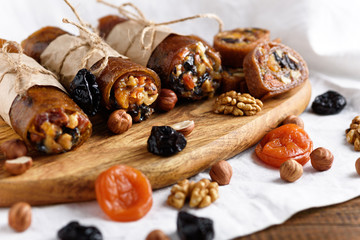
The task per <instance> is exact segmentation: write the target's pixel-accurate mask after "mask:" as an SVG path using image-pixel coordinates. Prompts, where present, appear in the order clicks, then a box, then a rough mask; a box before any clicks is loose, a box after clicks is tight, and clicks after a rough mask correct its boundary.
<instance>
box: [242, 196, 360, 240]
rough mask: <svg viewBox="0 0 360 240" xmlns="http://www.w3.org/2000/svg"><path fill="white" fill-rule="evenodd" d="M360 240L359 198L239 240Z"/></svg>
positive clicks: (299, 215) (307, 212)
mask: <svg viewBox="0 0 360 240" xmlns="http://www.w3.org/2000/svg"><path fill="white" fill-rule="evenodd" d="M321 239H326V240H352V239H354V240H355V239H360V197H358V198H355V199H352V200H350V201H347V202H344V203H340V204H336V205H332V206H328V207H321V208H312V209H308V210H304V211H302V212H299V213H297V214H295V215H294V216H293V217H291V218H290V219H289V220H287V221H286V222H285V223H284V224H280V225H276V226H272V227H269V228H267V229H265V230H263V231H260V232H256V233H253V234H250V235H248V236H244V237H241V238H237V239H236V240H321Z"/></svg>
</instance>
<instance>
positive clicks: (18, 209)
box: [8, 202, 31, 232]
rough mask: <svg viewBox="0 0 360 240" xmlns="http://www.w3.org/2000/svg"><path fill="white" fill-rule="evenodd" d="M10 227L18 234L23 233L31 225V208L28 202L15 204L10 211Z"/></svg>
mask: <svg viewBox="0 0 360 240" xmlns="http://www.w3.org/2000/svg"><path fill="white" fill-rule="evenodd" d="M8 220H9V226H10V227H11V228H12V229H14V230H15V231H17V232H23V231H25V230H26V229H28V228H29V227H30V225H31V206H30V205H29V204H28V203H26V202H18V203H16V204H14V205H13V206H12V207H11V208H10V211H9V218H8Z"/></svg>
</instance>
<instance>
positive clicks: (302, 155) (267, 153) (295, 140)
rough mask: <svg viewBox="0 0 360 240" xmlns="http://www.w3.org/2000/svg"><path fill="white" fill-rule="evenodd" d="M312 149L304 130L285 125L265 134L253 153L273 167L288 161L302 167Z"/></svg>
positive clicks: (295, 126) (296, 126) (292, 125)
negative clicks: (291, 160)
mask: <svg viewBox="0 0 360 240" xmlns="http://www.w3.org/2000/svg"><path fill="white" fill-rule="evenodd" d="M312 148H313V142H312V141H311V139H310V137H309V135H308V134H307V133H306V132H305V131H304V129H302V128H300V127H299V126H298V125H295V124H286V125H283V126H281V127H278V128H275V129H273V130H272V131H270V132H269V133H267V134H266V135H265V137H264V138H263V139H262V140H261V141H260V143H259V144H258V145H257V146H256V148H255V153H256V155H257V156H258V157H259V158H260V159H261V160H262V161H263V162H265V163H267V164H269V165H271V166H273V167H280V165H281V164H282V163H283V162H285V161H286V160H289V159H294V160H296V161H297V162H298V163H300V164H301V165H304V164H305V163H307V162H308V161H309V160H310V153H311V151H312Z"/></svg>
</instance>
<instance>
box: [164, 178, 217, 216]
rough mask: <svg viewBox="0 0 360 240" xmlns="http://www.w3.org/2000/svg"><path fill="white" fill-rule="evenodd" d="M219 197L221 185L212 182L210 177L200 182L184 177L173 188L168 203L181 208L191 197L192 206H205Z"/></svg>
mask: <svg viewBox="0 0 360 240" xmlns="http://www.w3.org/2000/svg"><path fill="white" fill-rule="evenodd" d="M218 198H219V185H218V183H217V182H210V180H209V179H205V178H204V179H201V180H200V181H198V182H196V183H195V182H194V181H189V180H187V179H184V180H182V181H179V182H178V183H177V184H175V185H174V186H173V187H172V188H171V194H170V195H169V197H168V200H167V204H168V205H170V206H172V207H175V208H177V209H180V208H182V207H183V206H184V204H185V201H186V200H187V199H189V206H190V207H193V208H195V207H198V208H203V207H207V206H209V205H210V204H211V203H212V202H214V201H215V200H216V199H218Z"/></svg>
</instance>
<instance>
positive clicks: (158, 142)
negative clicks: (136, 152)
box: [147, 126, 186, 156]
mask: <svg viewBox="0 0 360 240" xmlns="http://www.w3.org/2000/svg"><path fill="white" fill-rule="evenodd" d="M147 146H148V151H149V152H151V153H154V154H156V155H161V156H169V155H173V154H175V153H178V152H181V151H182V150H183V149H184V148H185V146H186V139H185V137H184V135H183V134H182V133H179V132H177V131H176V130H174V129H173V128H172V127H169V126H154V127H152V129H151V135H150V137H149V139H148V141H147Z"/></svg>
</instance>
